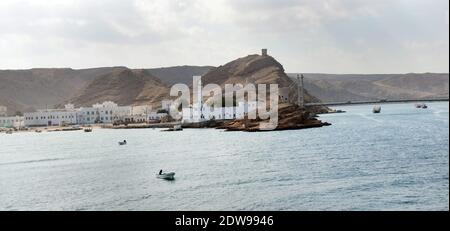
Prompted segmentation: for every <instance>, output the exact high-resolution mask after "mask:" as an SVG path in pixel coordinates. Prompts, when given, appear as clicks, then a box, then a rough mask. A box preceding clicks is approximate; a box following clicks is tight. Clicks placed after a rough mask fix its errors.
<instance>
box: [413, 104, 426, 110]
mask: <svg viewBox="0 0 450 231" xmlns="http://www.w3.org/2000/svg"><path fill="white" fill-rule="evenodd" d="M415 106H416V108H422V109H427V108H428V106H427V105H426V104H424V103H416V104H415Z"/></svg>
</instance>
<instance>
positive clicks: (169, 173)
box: [156, 172, 175, 180]
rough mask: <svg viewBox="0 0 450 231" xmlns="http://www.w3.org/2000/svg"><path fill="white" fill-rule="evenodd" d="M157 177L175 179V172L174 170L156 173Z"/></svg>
mask: <svg viewBox="0 0 450 231" xmlns="http://www.w3.org/2000/svg"><path fill="white" fill-rule="evenodd" d="M156 178H159V179H164V180H174V179H175V173H174V172H168V173H161V174H156Z"/></svg>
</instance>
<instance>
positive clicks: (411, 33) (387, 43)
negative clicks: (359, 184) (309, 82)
mask: <svg viewBox="0 0 450 231" xmlns="http://www.w3.org/2000/svg"><path fill="white" fill-rule="evenodd" d="M261 48H268V49H269V54H270V55H272V56H274V57H275V58H276V59H277V60H278V61H280V62H281V64H283V66H284V67H285V69H286V71H287V72H321V73H407V72H449V1H448V0H228V1H225V0H202V1H200V0H186V1H183V0H132V1H130V0H96V1H93V0H86V1H71V0H45V1H44V0H29V1H20V0H1V1H0V69H23V68H32V67H72V68H87V67H100V66H128V67H131V68H151V67H163V66H175V65H213V66H218V65H222V64H225V63H226V62H229V61H231V60H233V59H236V58H238V57H242V56H246V55H248V54H254V53H260V49H261Z"/></svg>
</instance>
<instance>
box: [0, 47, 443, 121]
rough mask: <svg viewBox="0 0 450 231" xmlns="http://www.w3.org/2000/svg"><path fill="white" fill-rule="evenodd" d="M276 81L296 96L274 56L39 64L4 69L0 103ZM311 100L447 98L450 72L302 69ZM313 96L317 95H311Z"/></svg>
mask: <svg viewBox="0 0 450 231" xmlns="http://www.w3.org/2000/svg"><path fill="white" fill-rule="evenodd" d="M193 75H202V76H203V82H204V83H217V84H220V85H222V86H223V85H224V84H225V83H242V84H245V83H246V82H248V83H256V84H257V83H278V84H279V86H280V87H287V88H289V87H290V88H289V95H290V98H291V99H292V100H295V99H296V98H297V95H296V91H295V84H294V83H293V81H292V79H291V78H289V77H294V76H295V75H296V74H289V76H288V75H287V74H286V73H285V71H284V68H283V66H282V65H281V64H280V63H278V62H277V61H276V60H275V59H274V58H273V57H270V56H261V55H249V56H246V57H243V58H239V59H236V60H233V61H231V62H229V63H227V64H224V65H222V66H219V67H210V66H199V67H196V66H178V67H168V68H154V69H128V68H126V67H102V68H91V69H70V68H35V69H27V70H0V105H2V106H6V107H8V114H14V112H16V111H22V112H26V111H33V110H36V109H42V108H46V107H48V108H53V107H55V106H59V107H61V106H62V105H63V104H64V103H67V102H73V103H75V104H76V105H77V106H80V105H81V106H90V105H92V104H94V103H99V102H102V101H104V100H113V101H116V102H117V103H119V104H122V105H126V104H147V103H150V104H153V105H155V106H157V105H159V103H160V102H159V101H160V100H161V99H164V98H167V97H168V92H169V89H170V86H171V85H172V84H174V83H185V84H188V85H191V84H192V76H193ZM304 75H305V88H306V89H307V92H308V93H310V94H307V97H306V100H307V101H317V99H316V97H317V98H319V99H320V100H322V101H325V102H335V101H349V100H351V101H354V100H371V99H400V98H428V97H448V95H449V74H435V73H424V74H404V75H401V74H394V75H355V74H354V75H333V74H304ZM312 95H313V96H315V97H312Z"/></svg>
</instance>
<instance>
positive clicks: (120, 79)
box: [67, 68, 169, 107]
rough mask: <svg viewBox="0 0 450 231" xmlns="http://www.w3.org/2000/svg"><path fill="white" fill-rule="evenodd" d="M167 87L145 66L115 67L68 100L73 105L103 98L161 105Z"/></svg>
mask: <svg viewBox="0 0 450 231" xmlns="http://www.w3.org/2000/svg"><path fill="white" fill-rule="evenodd" d="M168 96H169V87H168V86H167V85H166V84H164V83H163V82H162V81H161V80H160V79H159V78H157V77H155V76H153V75H151V74H150V73H149V72H148V71H147V70H139V69H135V70H132V69H128V68H118V69H115V70H114V71H112V72H110V73H106V74H103V75H101V76H98V77H96V78H95V79H93V80H92V81H91V82H90V83H89V84H87V85H86V87H84V88H83V89H81V90H80V91H79V92H78V94H77V95H76V96H75V97H73V98H71V99H69V100H67V102H70V103H73V104H74V105H75V106H77V107H79V106H91V105H93V104H95V103H99V102H104V101H114V102H115V103H117V104H119V105H139V104H151V105H155V106H156V105H160V103H161V101H162V100H164V99H166V98H168Z"/></svg>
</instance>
